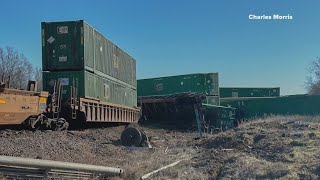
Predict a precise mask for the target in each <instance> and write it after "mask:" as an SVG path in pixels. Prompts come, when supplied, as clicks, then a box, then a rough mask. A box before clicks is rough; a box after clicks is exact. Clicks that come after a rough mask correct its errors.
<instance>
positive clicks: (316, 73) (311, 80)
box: [305, 57, 320, 95]
mask: <svg viewBox="0 0 320 180" xmlns="http://www.w3.org/2000/svg"><path fill="white" fill-rule="evenodd" d="M305 84H306V88H307V91H308V94H310V95H320V58H319V57H317V59H316V60H314V61H313V62H312V64H311V66H310V67H309V68H308V75H307V80H306V83H305Z"/></svg>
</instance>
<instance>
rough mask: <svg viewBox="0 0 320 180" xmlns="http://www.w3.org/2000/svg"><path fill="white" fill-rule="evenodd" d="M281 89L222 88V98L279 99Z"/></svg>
mask: <svg viewBox="0 0 320 180" xmlns="http://www.w3.org/2000/svg"><path fill="white" fill-rule="evenodd" d="M277 96H280V88H279V87H275V88H250V87H221V88H220V97H221V98H228V97H277Z"/></svg>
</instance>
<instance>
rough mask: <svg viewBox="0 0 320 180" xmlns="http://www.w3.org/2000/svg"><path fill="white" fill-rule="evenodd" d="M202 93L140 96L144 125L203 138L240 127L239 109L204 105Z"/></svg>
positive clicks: (139, 101)
mask: <svg viewBox="0 0 320 180" xmlns="http://www.w3.org/2000/svg"><path fill="white" fill-rule="evenodd" d="M205 98H206V95H205V94H201V93H176V94H169V95H157V96H140V97H138V104H139V105H140V107H141V110H142V120H143V121H142V123H143V124H145V125H152V126H165V128H172V129H183V130H190V131H194V130H196V131H198V132H199V133H200V134H202V133H203V132H205V133H212V132H214V131H224V130H228V129H230V128H233V127H234V126H236V125H237V119H236V118H235V109H234V108H231V107H222V106H216V105H210V104H203V103H202V102H203V100H204V99H205Z"/></svg>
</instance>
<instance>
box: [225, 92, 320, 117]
mask: <svg viewBox="0 0 320 180" xmlns="http://www.w3.org/2000/svg"><path fill="white" fill-rule="evenodd" d="M221 105H223V106H231V107H234V108H237V109H238V112H239V114H240V116H241V117H244V118H254V117H261V116H265V115H319V114H320V96H309V95H291V96H281V97H269V98H251V99H249V98H238V99H232V98H230V99H221Z"/></svg>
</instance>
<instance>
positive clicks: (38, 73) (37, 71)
mask: <svg viewBox="0 0 320 180" xmlns="http://www.w3.org/2000/svg"><path fill="white" fill-rule="evenodd" d="M33 79H34V80H35V81H38V91H41V90H42V69H41V68H40V67H38V66H36V67H35V68H34V70H33Z"/></svg>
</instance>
